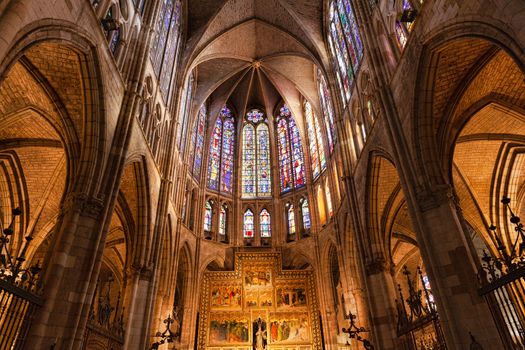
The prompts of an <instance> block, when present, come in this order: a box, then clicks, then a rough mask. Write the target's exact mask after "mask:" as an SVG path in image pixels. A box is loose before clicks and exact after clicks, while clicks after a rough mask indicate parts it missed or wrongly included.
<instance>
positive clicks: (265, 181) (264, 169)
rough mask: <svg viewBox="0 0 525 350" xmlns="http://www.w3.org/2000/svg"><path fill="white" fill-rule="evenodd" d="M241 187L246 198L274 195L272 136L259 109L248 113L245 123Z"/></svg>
mask: <svg viewBox="0 0 525 350" xmlns="http://www.w3.org/2000/svg"><path fill="white" fill-rule="evenodd" d="M241 187H242V196H243V197H244V198H253V197H257V196H259V197H267V196H270V195H271V194H272V188H271V157H270V135H269V131H268V124H267V121H266V118H265V117H264V114H263V113H262V112H261V111H259V110H257V109H254V110H251V111H250V112H248V113H247V114H246V118H245V122H244V127H243V132H242V171H241Z"/></svg>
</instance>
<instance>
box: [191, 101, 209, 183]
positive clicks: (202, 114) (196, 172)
mask: <svg viewBox="0 0 525 350" xmlns="http://www.w3.org/2000/svg"><path fill="white" fill-rule="evenodd" d="M205 133H206V106H204V105H202V107H201V108H200V109H199V119H198V120H197V123H196V125H195V140H194V143H193V144H194V145H195V148H194V149H195V151H194V157H195V158H194V161H193V176H194V177H195V178H196V179H197V180H198V179H200V176H201V168H202V151H203V149H204V136H205Z"/></svg>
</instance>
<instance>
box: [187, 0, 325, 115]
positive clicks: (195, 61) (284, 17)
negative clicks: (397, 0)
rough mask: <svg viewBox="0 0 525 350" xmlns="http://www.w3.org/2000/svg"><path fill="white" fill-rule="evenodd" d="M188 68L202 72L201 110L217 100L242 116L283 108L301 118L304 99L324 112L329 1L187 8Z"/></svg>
mask: <svg viewBox="0 0 525 350" xmlns="http://www.w3.org/2000/svg"><path fill="white" fill-rule="evenodd" d="M188 7H189V10H188V45H187V47H186V52H185V65H186V67H188V70H187V71H188V72H189V71H190V70H192V69H195V71H196V73H197V74H196V77H197V90H196V92H195V102H194V103H195V105H197V106H199V105H201V104H202V103H204V102H205V101H206V99H207V98H209V97H212V98H211V103H212V105H211V106H210V107H211V108H210V113H211V115H217V113H218V111H219V109H220V108H221V107H222V105H223V104H224V103H229V104H231V105H233V106H234V107H235V109H236V110H237V112H238V113H239V114H244V112H245V111H246V109H247V108H251V107H255V106H257V107H259V108H262V109H264V110H265V112H266V113H267V114H268V115H271V114H273V112H274V109H275V107H276V106H277V104H278V103H279V102H280V101H281V100H284V101H285V102H286V103H287V104H288V105H289V106H290V109H291V110H292V112H293V113H294V114H295V115H300V114H301V95H302V96H304V97H306V98H307V99H308V100H310V102H311V103H312V104H313V106H314V109H316V110H319V102H318V98H317V91H316V84H315V69H316V68H315V67H316V66H322V65H323V62H326V61H327V55H326V51H325V47H324V42H323V36H322V30H321V28H322V12H323V11H322V1H317V2H312V1H305V0H301V1H291V0H289V1H282V0H281V1H279V0H230V1H207V2H206V3H205V4H204V2H194V1H189V2H188Z"/></svg>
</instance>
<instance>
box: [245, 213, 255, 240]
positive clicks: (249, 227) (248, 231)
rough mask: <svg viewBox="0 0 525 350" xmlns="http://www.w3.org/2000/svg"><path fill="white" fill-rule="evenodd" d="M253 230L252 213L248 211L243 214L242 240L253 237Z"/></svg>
mask: <svg viewBox="0 0 525 350" xmlns="http://www.w3.org/2000/svg"><path fill="white" fill-rule="evenodd" d="M253 228H254V226H253V212H252V211H251V210H250V209H248V210H246V211H245V212H244V230H243V232H244V238H251V237H253V236H254V232H253Z"/></svg>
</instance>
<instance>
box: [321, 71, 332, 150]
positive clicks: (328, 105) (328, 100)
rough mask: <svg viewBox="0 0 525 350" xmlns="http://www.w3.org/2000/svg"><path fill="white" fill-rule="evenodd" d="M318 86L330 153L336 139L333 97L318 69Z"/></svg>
mask: <svg viewBox="0 0 525 350" xmlns="http://www.w3.org/2000/svg"><path fill="white" fill-rule="evenodd" d="M317 88H318V93H319V100H320V101H321V108H322V110H323V117H324V122H325V126H326V135H327V136H328V145H329V147H330V153H332V152H333V151H334V143H335V141H336V139H335V123H334V107H333V105H332V97H331V96H330V90H328V86H327V85H326V80H325V79H324V76H323V74H322V73H321V70H320V69H318V70H317Z"/></svg>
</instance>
